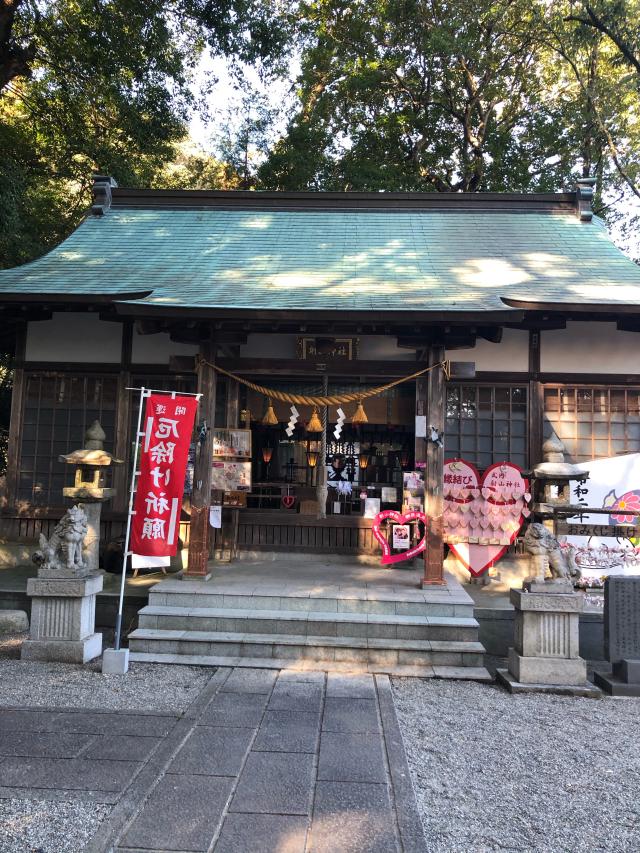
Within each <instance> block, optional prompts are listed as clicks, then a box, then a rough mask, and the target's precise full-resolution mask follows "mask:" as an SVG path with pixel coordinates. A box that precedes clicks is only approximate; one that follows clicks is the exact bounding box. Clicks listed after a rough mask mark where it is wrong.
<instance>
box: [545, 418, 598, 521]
mask: <svg viewBox="0 0 640 853" xmlns="http://www.w3.org/2000/svg"><path fill="white" fill-rule="evenodd" d="M564 451H565V447H564V444H563V443H562V442H561V441H560V439H559V438H558V436H557V435H555V433H552V434H551V436H550V437H549V438H548V439H547V440H546V441H545V443H544V444H543V445H542V455H543V458H544V462H541V463H540V464H539V465H536V467H535V468H534V469H533V476H534V479H535V481H536V490H537V494H536V499H537V501H539V502H540V503H544V504H549V505H550V506H569V505H570V504H571V503H578V501H572V500H571V483H572V481H573V480H575V481H577V482H578V483H584V481H585V480H586V479H587V478H588V477H589V472H588V471H585V470H584V468H580V466H578V465H573V464H572V463H570V462H565V461H564Z"/></svg>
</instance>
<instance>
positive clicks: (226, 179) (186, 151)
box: [151, 138, 241, 190]
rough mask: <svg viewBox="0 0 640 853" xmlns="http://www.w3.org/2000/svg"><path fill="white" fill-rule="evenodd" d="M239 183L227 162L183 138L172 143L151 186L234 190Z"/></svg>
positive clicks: (239, 180)
mask: <svg viewBox="0 0 640 853" xmlns="http://www.w3.org/2000/svg"><path fill="white" fill-rule="evenodd" d="M240 182H241V179H240V176H239V175H238V174H237V173H236V172H235V171H234V169H233V167H232V166H231V165H230V164H229V163H227V162H222V161H221V160H218V159H217V158H216V157H213V156H212V155H211V154H208V153H207V152H206V151H205V150H204V149H203V148H201V147H200V146H199V145H197V144H196V143H195V142H193V140H191V139H188V138H186V139H184V140H182V141H181V142H179V143H178V144H177V145H176V146H175V148H174V153H173V155H172V158H171V160H169V161H168V162H167V163H165V164H164V165H163V166H162V168H161V169H160V170H159V171H158V172H157V173H156V174H155V175H154V177H153V178H152V180H151V186H152V187H157V188H158V189H182V190H206V189H219V190H235V189H238V187H239V186H240Z"/></svg>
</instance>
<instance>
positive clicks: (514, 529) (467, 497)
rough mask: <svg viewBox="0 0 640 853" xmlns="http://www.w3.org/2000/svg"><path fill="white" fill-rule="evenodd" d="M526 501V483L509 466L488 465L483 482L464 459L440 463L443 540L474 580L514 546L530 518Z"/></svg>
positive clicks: (517, 471) (515, 469) (500, 464)
mask: <svg viewBox="0 0 640 853" xmlns="http://www.w3.org/2000/svg"><path fill="white" fill-rule="evenodd" d="M530 499H531V495H530V494H529V482H528V481H527V480H526V479H525V478H524V477H523V476H522V471H521V470H520V468H518V466H517V465H513V464H512V463H511V462H502V463H498V464H497V465H492V466H491V467H490V468H487V470H486V471H485V472H484V476H482V477H480V474H479V473H478V470H477V468H476V467H475V465H472V464H471V463H470V462H466V461H465V460H464V459H448V460H447V461H446V462H445V463H444V512H443V517H442V521H443V538H444V541H445V542H447V543H448V544H449V547H450V548H451V550H452V551H453V553H454V554H455V555H456V557H457V558H458V559H459V560H460V562H461V563H462V564H463V565H464V566H466V568H467V569H469V571H470V572H471V574H472V575H473V576H474V577H479V576H480V575H482V574H483V573H484V572H486V571H487V569H489V568H490V567H491V566H493V565H494V564H495V563H496V562H497V561H498V560H499V559H500V557H502V556H503V554H504V553H505V551H506V550H507V548H508V547H509V545H511V544H512V543H513V542H514V541H515V539H516V536H517V535H518V533H519V532H520V528H521V527H522V525H523V524H524V520H525V516H527V515H529V514H530V513H529V510H528V509H527V507H526V502H527V501H529V500H530ZM487 520H488V522H489V523H488V524H487ZM470 538H472V539H474V540H476V541H474V542H469V541H468V540H469V539H470Z"/></svg>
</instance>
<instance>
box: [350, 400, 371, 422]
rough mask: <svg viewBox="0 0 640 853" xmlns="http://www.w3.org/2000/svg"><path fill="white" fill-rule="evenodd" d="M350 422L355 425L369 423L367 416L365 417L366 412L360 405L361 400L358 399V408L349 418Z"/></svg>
mask: <svg viewBox="0 0 640 853" xmlns="http://www.w3.org/2000/svg"><path fill="white" fill-rule="evenodd" d="M351 423H352V424H356V425H357V424H368V423H369V418H368V417H367V413H366V412H365V410H364V406H363V405H362V400H358V408H357V409H356V410H355V412H354V414H353V417H352V418H351Z"/></svg>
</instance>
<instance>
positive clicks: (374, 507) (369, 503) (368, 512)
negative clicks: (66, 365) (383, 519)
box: [364, 498, 380, 518]
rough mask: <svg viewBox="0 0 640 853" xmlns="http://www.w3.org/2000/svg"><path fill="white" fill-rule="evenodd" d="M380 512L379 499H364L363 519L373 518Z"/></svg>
mask: <svg viewBox="0 0 640 853" xmlns="http://www.w3.org/2000/svg"><path fill="white" fill-rule="evenodd" d="M379 512H380V498H365V501H364V517H365V518H375V517H376V515H377V514H378V513H379Z"/></svg>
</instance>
